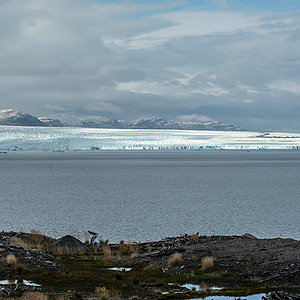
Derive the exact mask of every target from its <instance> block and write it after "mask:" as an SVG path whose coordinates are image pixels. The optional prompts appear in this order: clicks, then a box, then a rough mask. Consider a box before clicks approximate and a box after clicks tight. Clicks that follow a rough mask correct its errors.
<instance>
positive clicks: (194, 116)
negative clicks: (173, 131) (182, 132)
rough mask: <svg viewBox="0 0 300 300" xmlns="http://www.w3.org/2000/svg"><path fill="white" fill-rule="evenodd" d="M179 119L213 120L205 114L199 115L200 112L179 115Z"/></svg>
mask: <svg viewBox="0 0 300 300" xmlns="http://www.w3.org/2000/svg"><path fill="white" fill-rule="evenodd" d="M177 119H178V120H179V121H182V122H209V121H213V120H212V119H211V118H209V117H207V116H204V115H198V114H191V115H179V116H177Z"/></svg>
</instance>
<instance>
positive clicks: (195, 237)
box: [191, 233, 199, 240]
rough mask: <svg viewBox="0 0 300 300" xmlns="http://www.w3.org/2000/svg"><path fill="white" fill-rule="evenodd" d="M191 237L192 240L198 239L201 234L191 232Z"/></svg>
mask: <svg viewBox="0 0 300 300" xmlns="http://www.w3.org/2000/svg"><path fill="white" fill-rule="evenodd" d="M191 239H192V240H198V239H199V235H198V234H197V233H195V234H191Z"/></svg>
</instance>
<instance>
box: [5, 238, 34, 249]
mask: <svg viewBox="0 0 300 300" xmlns="http://www.w3.org/2000/svg"><path fill="white" fill-rule="evenodd" d="M10 245H11V246H18V247H22V248H24V249H31V247H30V246H29V245H28V244H27V243H26V242H24V241H23V240H22V239H20V238H18V237H15V236H13V237H11V239H10Z"/></svg>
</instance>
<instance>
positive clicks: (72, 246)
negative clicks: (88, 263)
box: [50, 235, 92, 253]
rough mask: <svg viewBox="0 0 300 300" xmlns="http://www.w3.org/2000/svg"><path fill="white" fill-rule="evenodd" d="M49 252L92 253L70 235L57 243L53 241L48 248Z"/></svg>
mask: <svg viewBox="0 0 300 300" xmlns="http://www.w3.org/2000/svg"><path fill="white" fill-rule="evenodd" d="M50 251H51V252H58V253H76V252H81V253H86V252H89V253H91V252H92V249H91V248H89V247H88V246H87V245H85V244H84V243H82V242H81V241H79V240H78V239H76V238H74V237H73V236H71V235H66V236H64V237H62V238H60V239H58V240H57V241H55V242H54V243H53V244H52V245H51V246H50Z"/></svg>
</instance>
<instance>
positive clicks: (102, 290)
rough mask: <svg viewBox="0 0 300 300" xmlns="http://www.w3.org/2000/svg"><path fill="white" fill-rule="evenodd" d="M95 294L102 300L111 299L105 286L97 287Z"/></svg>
mask: <svg viewBox="0 0 300 300" xmlns="http://www.w3.org/2000/svg"><path fill="white" fill-rule="evenodd" d="M95 293H96V294H97V295H98V296H99V299H100V300H108V299H109V291H108V289H107V288H106V287H104V286H97V287H96V289H95Z"/></svg>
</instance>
